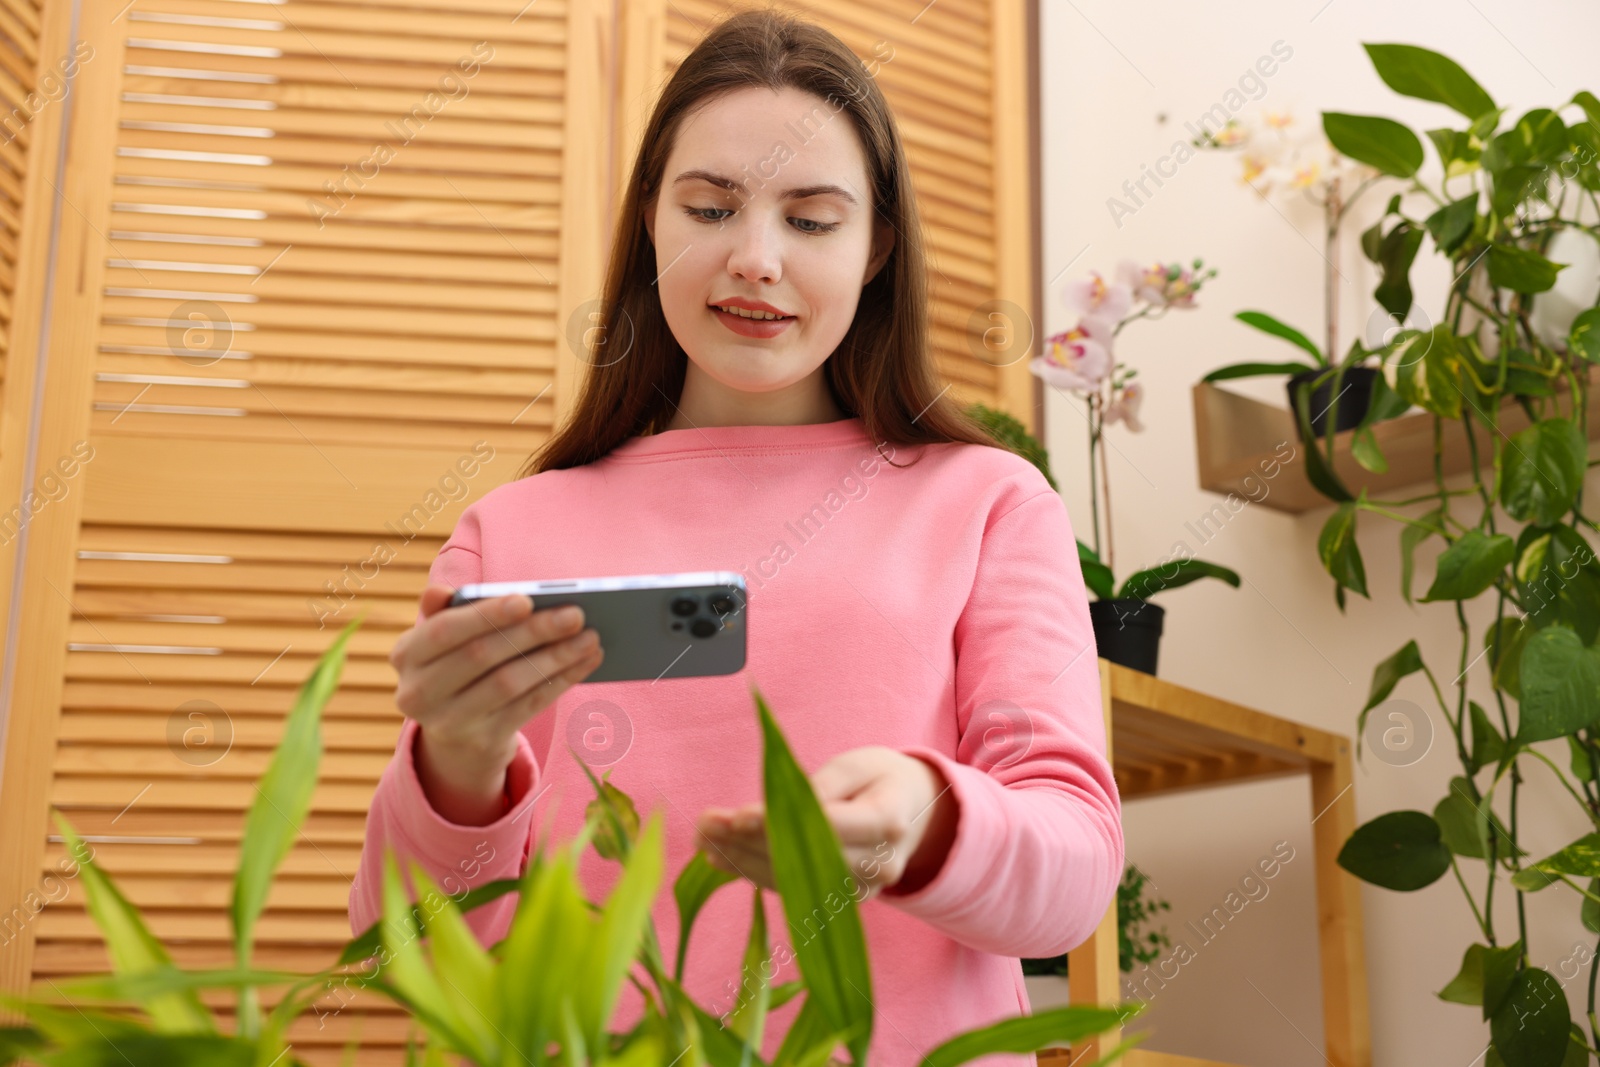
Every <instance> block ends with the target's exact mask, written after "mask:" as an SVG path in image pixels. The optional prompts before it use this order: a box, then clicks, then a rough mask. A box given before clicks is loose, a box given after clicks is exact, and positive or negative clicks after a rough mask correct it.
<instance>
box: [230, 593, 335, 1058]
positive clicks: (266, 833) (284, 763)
mask: <svg viewBox="0 0 1600 1067" xmlns="http://www.w3.org/2000/svg"><path fill="white" fill-rule="evenodd" d="M364 619H365V616H362V617H360V618H357V619H355V620H353V621H352V622H351V623H350V624H349V625H348V626H346V627H345V628H344V629H343V630H342V631H341V632H340V633H339V636H338V637H336V638H334V641H333V644H332V645H331V646H329V648H328V650H327V651H326V652H324V653H323V654H322V656H321V657H320V658H319V659H318V660H317V665H316V667H314V668H313V669H312V671H311V676H310V677H309V678H307V679H306V681H305V683H304V684H303V685H301V687H300V692H299V693H298V695H296V697H295V701H294V706H293V707H291V708H290V709H289V715H288V717H287V718H286V719H285V720H284V724H283V739H282V740H281V741H279V742H278V747H277V749H276V750H275V751H274V752H273V754H272V762H271V763H269V764H268V765H267V770H266V773H264V774H263V775H262V776H261V780H260V781H259V782H257V783H256V795H255V798H254V799H253V800H252V801H251V803H250V811H249V813H248V814H246V816H245V821H244V835H243V837H242V838H241V840H240V842H239V868H238V871H237V873H236V874H235V876H234V882H233V903H232V907H231V908H230V910H229V917H230V918H231V919H232V921H233V947H234V958H235V960H236V961H237V963H238V965H239V966H240V967H248V966H250V954H251V948H252V946H253V943H254V940H255V927H256V920H257V919H258V918H260V916H261V911H262V909H263V908H264V907H266V903H267V894H268V893H269V892H270V891H271V890H272V878H273V875H275V874H276V873H277V871H278V867H279V865H280V864H282V863H283V859H284V857H285V856H287V855H288V854H289V849H290V848H291V847H292V846H293V845H294V839H295V838H296V837H297V836H298V835H299V833H300V827H301V826H302V825H304V823H305V819H306V814H307V812H309V811H310V810H311V794H312V791H313V790H315V789H316V787H317V771H318V769H319V768H320V766H321V764H322V709H323V707H324V706H326V705H327V703H328V699H329V698H330V697H332V696H333V693H334V690H335V689H337V688H338V686H339V675H340V673H341V672H342V671H343V669H344V659H345V648H346V646H347V645H348V644H349V641H350V636H351V635H352V634H353V633H355V631H356V627H358V626H360V625H361V623H362V621H363V620H364ZM260 1027H261V1008H260V1001H259V1000H258V998H257V997H256V991H255V987H253V986H243V987H241V988H240V990H239V1033H240V1035H241V1036H244V1037H254V1036H255V1035H256V1033H257V1032H258V1031H259V1030H260Z"/></svg>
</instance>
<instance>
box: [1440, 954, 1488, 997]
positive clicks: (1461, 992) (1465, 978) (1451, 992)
mask: <svg viewBox="0 0 1600 1067" xmlns="http://www.w3.org/2000/svg"><path fill="white" fill-rule="evenodd" d="M1488 951H1489V947H1488V946H1487V945H1476V944H1474V945H1468V946H1467V951H1466V952H1465V953H1463V954H1462V956H1461V969H1460V970H1459V971H1457V972H1456V976H1455V977H1454V978H1452V979H1450V981H1449V983H1448V984H1447V985H1446V986H1445V987H1444V988H1443V989H1441V990H1439V992H1438V994H1437V995H1438V997H1439V999H1440V1000H1447V1001H1449V1002H1450V1003H1452V1004H1468V1005H1471V1006H1472V1007H1481V1006H1482V1004H1483V961H1484V955H1485V954H1486V953H1488Z"/></svg>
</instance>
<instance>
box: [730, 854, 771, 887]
mask: <svg viewBox="0 0 1600 1067" xmlns="http://www.w3.org/2000/svg"><path fill="white" fill-rule="evenodd" d="M719 854H720V855H721V856H722V858H723V859H725V860H726V861H727V862H728V863H729V865H730V866H732V867H733V870H734V873H736V874H738V875H739V877H741V878H743V879H745V880H746V881H750V882H754V883H756V884H757V885H761V886H766V887H768V888H771V887H772V884H773V879H772V860H771V858H770V857H769V856H768V855H767V852H766V850H765V849H764V848H763V849H760V850H752V849H746V848H740V847H738V846H727V845H725V846H723V847H722V848H721V849H720V850H719Z"/></svg>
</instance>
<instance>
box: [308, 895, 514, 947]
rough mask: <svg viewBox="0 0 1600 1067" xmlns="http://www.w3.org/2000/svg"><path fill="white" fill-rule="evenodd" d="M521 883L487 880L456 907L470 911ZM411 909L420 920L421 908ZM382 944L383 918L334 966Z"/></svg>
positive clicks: (358, 939) (357, 938) (360, 936)
mask: <svg viewBox="0 0 1600 1067" xmlns="http://www.w3.org/2000/svg"><path fill="white" fill-rule="evenodd" d="M521 884H522V880H521V879H520V878H500V879H497V880H495V881H493V882H485V883H483V885H480V886H474V887H473V888H472V889H469V890H467V893H466V895H465V896H463V897H462V898H461V899H460V900H459V901H457V902H456V908H457V910H459V911H461V912H469V911H471V910H472V909H473V908H476V907H480V906H482V905H484V904H487V903H489V902H490V901H492V900H499V899H500V898H501V897H503V896H505V895H506V894H507V893H514V892H516V891H517V887H518V886H520V885H521ZM411 911H412V914H413V915H415V916H416V917H417V921H419V922H420V921H421V918H422V916H421V909H419V908H417V907H416V906H415V905H413V906H412V909H411ZM382 945H383V920H381V919H380V920H378V921H377V922H375V923H373V924H372V925H371V926H369V927H367V928H366V929H365V930H363V931H361V933H360V935H359V936H357V937H353V938H351V939H350V943H349V944H347V945H346V946H345V947H344V951H342V952H340V953H339V960H338V962H337V963H335V964H334V966H335V967H348V966H350V965H351V964H353V963H360V962H361V961H362V960H365V959H371V958H372V957H373V956H375V955H376V954H377V953H378V950H379V949H380V948H381V947H382Z"/></svg>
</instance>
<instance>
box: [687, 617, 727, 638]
mask: <svg viewBox="0 0 1600 1067" xmlns="http://www.w3.org/2000/svg"><path fill="white" fill-rule="evenodd" d="M719 629H721V627H719V626H718V625H717V624H716V623H714V622H712V621H711V620H710V619H696V620H694V622H692V623H690V624H689V632H690V633H692V634H694V635H695V636H696V637H710V636H711V635H712V634H714V633H716V632H717V631H718V630H719Z"/></svg>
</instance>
